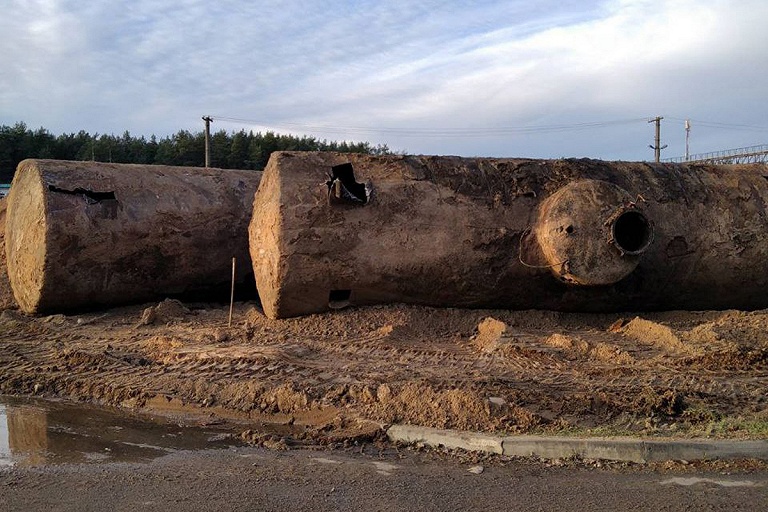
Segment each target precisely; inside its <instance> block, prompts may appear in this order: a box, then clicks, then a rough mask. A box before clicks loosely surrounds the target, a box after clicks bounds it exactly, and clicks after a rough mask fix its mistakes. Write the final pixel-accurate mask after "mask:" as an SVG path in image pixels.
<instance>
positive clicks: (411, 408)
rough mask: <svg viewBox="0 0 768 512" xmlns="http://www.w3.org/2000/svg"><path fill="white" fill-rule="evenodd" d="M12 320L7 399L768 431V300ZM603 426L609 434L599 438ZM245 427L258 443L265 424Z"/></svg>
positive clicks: (361, 423) (253, 412)
mask: <svg viewBox="0 0 768 512" xmlns="http://www.w3.org/2000/svg"><path fill="white" fill-rule="evenodd" d="M227 321H228V308H226V307H224V306H221V305H215V306H214V305H205V304H182V303H180V302H178V301H174V300H166V301H164V302H162V303H160V304H155V305H149V304H146V305H143V306H134V307H126V308H120V309H112V310H106V311H102V312H92V313H87V314H82V315H79V316H63V315H53V316H48V317H27V316H23V315H21V314H20V313H18V312H16V311H12V310H6V311H4V312H2V313H1V314H0V333H2V335H1V337H2V350H0V393H3V394H22V395H23V394H35V395H40V396H49V397H63V398H67V399H71V400H78V401H87V402H95V403H100V404H110V405H117V406H122V407H127V408H136V409H140V410H141V409H146V410H150V411H158V410H160V411H164V412H166V413H172V414H177V413H179V414H188V413H194V414H197V415H198V417H199V415H200V414H203V415H204V416H205V421H222V420H237V421H244V422H248V423H250V424H258V423H272V424H275V423H277V424H284V425H286V426H290V428H291V429H293V430H292V431H293V432H296V431H298V432H305V433H306V435H307V436H314V435H320V436H325V438H335V439H349V438H350V437H355V436H361V435H372V434H373V433H374V432H375V431H376V429H377V426H376V425H377V424H382V423H383V424H386V423H410V424H417V425H424V426H429V427H439V428H458V429H471V430H479V431H487V432H506V433H527V432H547V433H553V432H573V430H574V429H592V431H593V432H595V430H594V429H595V428H601V429H606V430H603V431H604V432H609V433H610V432H614V431H616V430H617V429H619V430H621V431H622V432H630V433H643V434H651V435H656V434H661V435H672V434H674V435H701V432H702V430H701V429H702V428H707V429H710V430H711V429H712V428H713V425H714V426H717V425H720V426H722V425H730V426H729V427H728V428H725V429H722V428H721V429H720V430H716V431H711V432H710V431H705V432H704V433H705V434H709V433H711V434H712V435H725V436H729V437H743V436H749V435H751V436H752V437H755V436H756V435H757V436H758V437H759V436H761V435H762V436H765V433H764V431H763V433H762V434H761V433H760V432H758V433H755V432H754V431H749V429H748V428H746V427H745V425H755V424H757V425H765V424H766V423H768V399H767V398H766V388H767V385H768V337H766V335H765V333H766V331H767V330H768V310H766V311H756V312H743V311H708V312H663V313H646V314H637V315H636V314H624V315H620V314H609V315H594V314H564V313H556V312H546V311H503V310H463V309H462V310H459V309H435V308H426V307H416V306H403V305H392V306H386V307H384V306H382V307H370V308H360V309H347V310H341V311H337V312H333V313H329V314H322V315H311V316H307V317H303V318H296V319H289V320H270V319H268V318H266V317H265V316H264V315H263V314H262V312H261V310H260V309H259V307H258V306H257V305H255V304H248V303H240V304H237V305H236V308H235V312H234V322H233V326H232V327H231V328H230V327H228V326H227ZM598 432H599V431H598ZM244 436H245V437H246V438H248V439H250V440H256V441H258V440H259V434H258V428H254V429H253V430H250V431H247V432H246V433H245V434H244Z"/></svg>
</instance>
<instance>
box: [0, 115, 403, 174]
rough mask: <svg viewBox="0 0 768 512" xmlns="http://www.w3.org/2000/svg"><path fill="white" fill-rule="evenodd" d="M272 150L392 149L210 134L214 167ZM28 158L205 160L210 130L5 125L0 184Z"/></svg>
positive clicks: (259, 162)
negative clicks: (118, 131) (162, 132)
mask: <svg viewBox="0 0 768 512" xmlns="http://www.w3.org/2000/svg"><path fill="white" fill-rule="evenodd" d="M273 151H341V152H349V153H368V154H376V155H382V154H389V153H390V150H389V148H388V147H387V146H386V145H376V146H373V145H371V144H370V143H368V142H346V141H342V142H335V141H331V142H328V141H326V140H318V139H316V138H314V137H308V136H303V137H297V136H294V135H280V134H276V133H274V132H270V131H268V132H264V133H261V132H257V133H253V132H252V131H248V132H246V131H245V130H240V131H239V132H232V133H227V132H226V131H224V130H220V131H218V132H215V133H212V134H211V166H212V167H221V168H224V169H254V170H262V169H263V168H264V166H266V164H267V160H269V155H271V154H272V152H273ZM25 158H53V159H56V160H95V161H99V162H116V163H133V164H157V165H183V166H193V167H202V166H204V165H205V134H204V133H203V132H202V131H200V132H196V133H192V132H189V131H187V130H181V131H179V132H178V133H176V134H174V135H171V136H168V137H164V138H161V139H158V138H157V137H155V136H154V135H152V136H151V137H150V138H149V139H147V138H146V137H144V136H139V137H135V136H132V135H131V134H130V133H129V132H127V131H126V132H125V133H123V134H122V135H121V136H117V135H106V134H98V133H96V134H94V135H91V134H90V133H88V132H86V131H84V130H81V131H79V132H78V133H65V134H61V135H54V134H52V133H50V132H49V131H48V130H46V129H45V128H38V129H37V130H31V129H29V128H27V126H26V124H24V123H16V124H15V125H13V126H5V125H0V183H6V182H10V180H11V178H12V177H13V173H14V172H15V170H16V166H17V165H18V163H19V162H20V161H22V160H24V159H25Z"/></svg>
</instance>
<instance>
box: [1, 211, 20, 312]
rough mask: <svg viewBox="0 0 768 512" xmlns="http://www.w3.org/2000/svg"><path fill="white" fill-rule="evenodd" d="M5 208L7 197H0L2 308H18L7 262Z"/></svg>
mask: <svg viewBox="0 0 768 512" xmlns="http://www.w3.org/2000/svg"><path fill="white" fill-rule="evenodd" d="M5 209H6V198H4V197H0V310H3V309H11V308H16V301H15V300H14V299H13V291H11V283H10V282H9V281H8V268H7V266H6V263H5Z"/></svg>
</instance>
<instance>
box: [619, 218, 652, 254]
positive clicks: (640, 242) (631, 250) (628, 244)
mask: <svg viewBox="0 0 768 512" xmlns="http://www.w3.org/2000/svg"><path fill="white" fill-rule="evenodd" d="M612 230H613V241H614V243H615V244H616V247H618V248H619V250H621V251H622V252H623V253H625V254H642V253H643V252H644V251H645V250H646V249H647V248H648V246H649V245H650V243H651V240H652V238H653V229H652V228H651V224H650V222H648V219H646V218H645V215H643V214H642V213H640V212H638V211H635V210H630V211H627V212H624V213H622V214H621V215H619V216H618V218H617V219H616V220H615V221H614V222H613V227H612Z"/></svg>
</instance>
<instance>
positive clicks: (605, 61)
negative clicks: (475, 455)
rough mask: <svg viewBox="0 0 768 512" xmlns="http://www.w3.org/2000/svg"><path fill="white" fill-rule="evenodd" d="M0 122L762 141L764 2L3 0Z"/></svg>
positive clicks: (614, 142)
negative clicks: (687, 127) (658, 133)
mask: <svg viewBox="0 0 768 512" xmlns="http://www.w3.org/2000/svg"><path fill="white" fill-rule="evenodd" d="M0 12H2V13H3V16H2V17H0V34H2V40H0V70H1V71H0V124H13V123H15V122H17V121H24V122H25V123H27V125H28V126H29V127H31V128H36V127H39V126H43V127H45V128H47V129H49V130H51V131H52V132H54V133H62V132H73V131H74V132H76V131H79V130H81V129H83V130H86V131H89V132H91V133H96V132H98V133H118V134H119V133H122V132H123V131H125V130H128V131H130V132H131V133H132V134H134V135H147V136H148V135H151V134H156V135H158V136H164V135H168V134H172V133H175V132H177V131H178V130H181V129H187V130H192V131H199V130H202V128H203V122H202V120H201V119H200V118H201V116H203V115H211V116H213V117H214V123H213V129H214V130H219V129H224V130H227V131H232V130H239V129H241V128H243V129H246V130H248V129H253V130H254V131H259V130H261V131H264V130H274V131H278V132H280V133H294V134H307V135H313V136H316V137H318V138H321V139H322V138H325V139H329V140H330V139H333V140H343V139H344V140H367V141H370V142H372V143H374V144H377V143H382V144H387V145H388V146H389V147H390V148H391V149H393V150H398V151H405V152H409V153H423V154H456V155H463V156H494V157H513V156H520V157H537V158H559V157H585V156H586V157H594V158H604V159H627V160H645V159H652V158H653V151H652V150H651V149H649V148H648V145H649V144H652V143H653V125H652V124H649V123H648V122H647V121H648V119H650V118H651V117H654V116H656V115H660V116H664V117H665V119H664V120H663V121H662V143H665V144H668V145H669V147H668V149H666V150H664V151H663V152H662V156H663V157H673V156H679V155H682V154H683V152H684V149H685V146H684V140H685V131H684V120H685V119H686V118H690V119H691V120H692V121H691V123H692V129H691V139H690V142H691V152H692V153H698V152H705V151H714V150H720V149H728V148H731V147H739V146H748V145H753V144H762V143H768V102H766V101H765V94H766V91H768V68H766V66H765V64H766V62H768V29H766V27H768V2H765V0H739V1H736V0H731V1H728V0H669V1H664V0H656V1H651V0H605V1H596V0H583V1H570V0H560V1H550V0H542V1H516V0H508V1H496V0H479V1H438V0H422V1H419V2H406V1H399V0H389V1H386V2H384V1H374V0H369V1H352V0H347V1H342V0H327V1H323V2H319V1H315V2H312V1H308V0H283V1H273V0H262V1H259V2H247V1H244V0H243V1H232V0H217V1H213V0H207V1H198V0H177V1H174V2H166V1H163V0H112V1H109V2H106V1H104V2H100V1H99V2H97V1H91V2H84V1H80V0H71V1H68V0H0Z"/></svg>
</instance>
